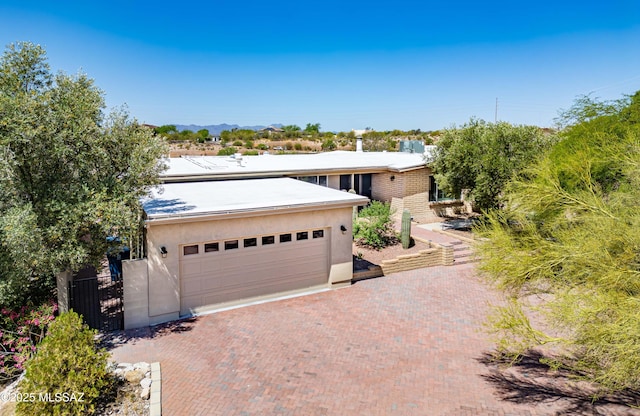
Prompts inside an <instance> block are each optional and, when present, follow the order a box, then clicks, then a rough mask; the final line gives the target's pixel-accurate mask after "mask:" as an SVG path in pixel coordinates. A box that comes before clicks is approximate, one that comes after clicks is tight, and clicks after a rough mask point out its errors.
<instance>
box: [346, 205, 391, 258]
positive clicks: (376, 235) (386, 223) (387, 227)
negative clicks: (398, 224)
mask: <svg viewBox="0 0 640 416" xmlns="http://www.w3.org/2000/svg"><path fill="white" fill-rule="evenodd" d="M391 215H392V211H391V205H389V203H388V202H379V201H373V202H371V203H370V204H369V205H368V206H367V207H366V208H364V209H363V210H362V211H360V214H359V215H358V218H356V221H355V222H354V224H353V237H354V240H355V242H356V244H357V245H359V246H364V247H370V248H374V249H376V250H379V249H381V248H384V247H387V246H391V245H394V244H398V242H399V240H398V236H397V235H396V232H395V230H394V229H393V220H392V219H391Z"/></svg>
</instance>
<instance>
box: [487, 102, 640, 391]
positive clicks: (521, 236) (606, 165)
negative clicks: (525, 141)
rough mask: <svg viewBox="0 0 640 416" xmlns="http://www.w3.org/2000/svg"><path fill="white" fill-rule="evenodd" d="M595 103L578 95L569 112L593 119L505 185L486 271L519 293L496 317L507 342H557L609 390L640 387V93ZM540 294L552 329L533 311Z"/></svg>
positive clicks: (580, 369)
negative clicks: (532, 317) (532, 315)
mask: <svg viewBox="0 0 640 416" xmlns="http://www.w3.org/2000/svg"><path fill="white" fill-rule="evenodd" d="M591 104H592V103H590V102H585V101H584V100H578V101H577V102H576V105H575V106H574V107H573V108H572V109H571V110H570V111H571V113H572V114H581V113H582V114H584V113H590V115H589V117H586V118H582V117H580V118H574V120H575V121H576V122H577V124H574V125H571V126H569V127H568V128H566V129H565V130H563V131H562V132H561V133H560V141H559V142H558V143H557V144H556V145H554V146H553V148H552V149H551V151H550V152H548V154H547V155H545V157H543V158H542V159H541V160H540V161H538V162H537V163H536V164H535V165H533V166H532V167H530V168H528V169H527V170H526V171H525V172H524V173H523V174H522V175H520V177H519V178H517V179H516V180H514V181H513V182H511V183H510V184H509V185H508V186H507V188H506V191H505V207H504V210H501V211H493V212H492V213H490V214H489V215H488V217H487V222H486V224H485V225H483V226H482V227H480V229H479V231H480V233H481V235H482V236H484V237H486V238H487V240H486V241H484V242H481V243H480V244H479V245H478V249H479V253H480V255H481V259H482V260H481V269H482V270H483V271H484V273H485V275H486V276H487V277H489V278H490V279H491V280H492V281H493V282H495V283H496V284H497V286H498V287H500V288H501V289H503V290H504V291H505V292H506V293H507V294H508V296H509V297H510V299H511V301H510V302H509V303H508V305H507V306H506V307H503V308H499V309H497V311H496V315H495V316H494V318H493V324H494V329H495V331H496V332H497V333H498V334H499V335H500V344H499V345H500V348H501V349H503V350H504V351H507V352H509V353H513V354H516V356H517V355H518V354H520V353H522V352H524V351H526V350H527V349H528V348H531V347H533V346H536V345H539V344H546V343H549V344H551V345H556V344H557V345H559V346H561V347H562V348H559V349H558V351H565V352H566V357H562V356H561V357H559V359H558V363H559V364H561V365H565V366H567V367H569V368H571V369H573V370H575V371H576V373H578V374H582V375H584V376H586V377H587V378H588V379H589V380H593V381H596V382H599V383H600V384H601V386H603V387H605V388H608V389H623V388H637V386H638V385H639V384H640V365H639V363H640V325H638V323H639V322H640V312H639V311H640V308H638V305H640V254H639V253H640V210H638V208H637V206H638V201H640V123H638V121H639V120H640V92H638V93H636V94H635V95H634V96H632V97H627V98H625V99H623V100H620V101H619V102H617V103H615V108H617V110H616V111H615V112H612V111H611V109H610V107H608V106H602V107H599V108H600V109H599V110H597V111H596V112H595V113H592V110H593V108H594V107H593V106H592V105H591ZM567 117H572V118H573V117H574V116H572V115H568V116H567ZM532 299H533V300H537V301H536V305H535V306H536V311H537V313H538V314H541V315H542V316H543V317H546V318H547V319H546V328H547V331H545V330H543V328H541V327H539V326H536V325H535V323H533V322H531V321H530V319H529V318H528V311H529V308H530V307H531V302H530V301H531V300H532ZM540 301H542V303H541V304H540ZM536 322H537V321H536ZM549 332H551V334H549Z"/></svg>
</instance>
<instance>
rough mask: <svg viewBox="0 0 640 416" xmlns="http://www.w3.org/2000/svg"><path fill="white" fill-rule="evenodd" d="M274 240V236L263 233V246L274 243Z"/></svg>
mask: <svg viewBox="0 0 640 416" xmlns="http://www.w3.org/2000/svg"><path fill="white" fill-rule="evenodd" d="M275 242H276V238H275V237H274V236H272V235H265V236H264V237H262V245H263V246H266V245H269V244H274V243H275Z"/></svg>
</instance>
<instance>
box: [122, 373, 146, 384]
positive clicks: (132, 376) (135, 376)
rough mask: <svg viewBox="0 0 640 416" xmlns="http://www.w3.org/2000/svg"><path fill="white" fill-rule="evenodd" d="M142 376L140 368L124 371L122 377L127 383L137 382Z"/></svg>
mask: <svg viewBox="0 0 640 416" xmlns="http://www.w3.org/2000/svg"><path fill="white" fill-rule="evenodd" d="M143 378H144V373H143V372H142V371H140V370H131V371H127V372H126V373H124V379H125V380H127V381H128V382H129V383H132V384H133V383H139V382H140V381H141V380H142V379H143Z"/></svg>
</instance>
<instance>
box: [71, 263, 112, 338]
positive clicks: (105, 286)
mask: <svg viewBox="0 0 640 416" xmlns="http://www.w3.org/2000/svg"><path fill="white" fill-rule="evenodd" d="M69 301H70V302H69V303H70V305H71V309H73V310H74V311H76V312H77V313H79V314H80V315H82V317H83V320H84V322H85V323H86V324H87V325H88V326H89V327H90V328H93V329H97V330H98V331H102V332H108V331H116V330H119V329H124V310H123V303H124V302H123V292H122V277H121V276H118V277H117V278H115V279H112V278H111V276H110V275H109V274H107V275H106V276H104V275H102V276H92V277H87V278H82V279H74V280H72V281H71V284H70V285H69Z"/></svg>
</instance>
